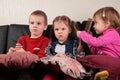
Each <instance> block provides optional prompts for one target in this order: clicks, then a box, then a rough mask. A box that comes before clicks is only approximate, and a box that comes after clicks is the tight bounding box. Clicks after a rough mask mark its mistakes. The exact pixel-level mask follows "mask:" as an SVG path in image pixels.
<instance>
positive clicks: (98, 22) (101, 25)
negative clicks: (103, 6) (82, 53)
mask: <svg viewBox="0 0 120 80" xmlns="http://www.w3.org/2000/svg"><path fill="white" fill-rule="evenodd" d="M94 22H95V24H94V29H95V31H96V33H97V34H102V33H103V32H104V31H105V30H106V29H108V27H109V23H108V22H106V23H105V22H104V21H103V20H102V19H101V18H100V17H99V16H95V17H94Z"/></svg>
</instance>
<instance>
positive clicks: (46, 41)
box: [37, 39, 49, 58]
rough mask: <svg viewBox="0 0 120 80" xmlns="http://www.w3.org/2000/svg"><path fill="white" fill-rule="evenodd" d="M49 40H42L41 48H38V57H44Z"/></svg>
mask: <svg viewBox="0 0 120 80" xmlns="http://www.w3.org/2000/svg"><path fill="white" fill-rule="evenodd" d="M48 43H49V40H48V39H44V41H43V42H42V46H41V47H40V51H39V52H38V54H37V55H38V57H39V58H41V57H44V56H45V49H46V47H47V46H48Z"/></svg>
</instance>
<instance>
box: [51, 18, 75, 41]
mask: <svg viewBox="0 0 120 80" xmlns="http://www.w3.org/2000/svg"><path fill="white" fill-rule="evenodd" d="M55 22H63V23H64V24H65V25H66V26H67V27H69V28H70V30H71V33H69V35H68V38H69V39H72V40H74V39H77V35H76V23H75V22H74V21H72V20H71V19H70V18H69V17H67V16H57V17H56V18H55V19H54V20H53V26H52V29H51V34H50V39H51V40H57V39H56V37H55V33H54V23H55Z"/></svg>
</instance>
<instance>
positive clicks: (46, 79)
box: [42, 74, 55, 80]
mask: <svg viewBox="0 0 120 80" xmlns="http://www.w3.org/2000/svg"><path fill="white" fill-rule="evenodd" d="M42 80H55V79H54V76H53V75H51V74H47V75H45V76H44V77H43V79H42Z"/></svg>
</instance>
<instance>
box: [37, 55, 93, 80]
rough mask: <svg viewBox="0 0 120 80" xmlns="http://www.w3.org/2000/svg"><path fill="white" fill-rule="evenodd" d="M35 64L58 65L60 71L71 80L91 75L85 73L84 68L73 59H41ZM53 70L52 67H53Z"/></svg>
mask: <svg viewBox="0 0 120 80" xmlns="http://www.w3.org/2000/svg"><path fill="white" fill-rule="evenodd" d="M36 62H42V63H44V64H45V65H47V64H53V65H59V67H60V69H61V70H62V71H63V72H64V73H65V74H67V75H69V76H71V77H73V78H80V79H83V78H84V77H85V76H86V75H89V76H90V75H91V74H90V73H87V72H86V70H85V68H84V67H83V66H82V65H81V64H80V63H79V62H78V61H77V60H75V59H72V58H69V57H57V56H52V57H43V58H41V59H39V60H37V61H36ZM53 68H54V67H53Z"/></svg>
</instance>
